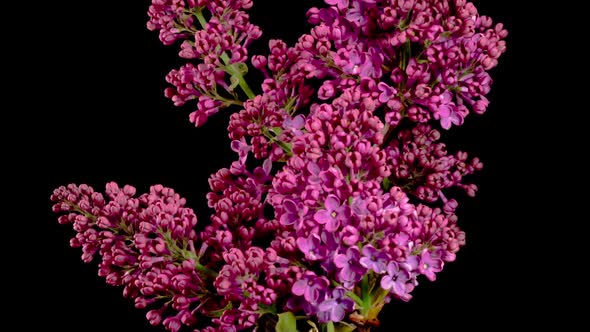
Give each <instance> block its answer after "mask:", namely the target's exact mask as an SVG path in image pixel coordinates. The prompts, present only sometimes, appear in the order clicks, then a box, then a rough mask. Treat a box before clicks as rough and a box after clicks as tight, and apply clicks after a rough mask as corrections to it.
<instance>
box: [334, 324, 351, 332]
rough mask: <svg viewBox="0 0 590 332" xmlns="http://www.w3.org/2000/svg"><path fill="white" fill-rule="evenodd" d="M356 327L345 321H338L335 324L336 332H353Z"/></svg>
mask: <svg viewBox="0 0 590 332" xmlns="http://www.w3.org/2000/svg"><path fill="white" fill-rule="evenodd" d="M355 329H356V325H353V324H348V323H345V322H338V323H336V325H335V326H334V331H335V332H352V331H354V330H355Z"/></svg>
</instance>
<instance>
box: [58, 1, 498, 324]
mask: <svg viewBox="0 0 590 332" xmlns="http://www.w3.org/2000/svg"><path fill="white" fill-rule="evenodd" d="M325 3H326V4H327V5H328V6H327V7H326V8H321V9H318V8H312V9H310V10H309V12H308V20H309V22H310V23H312V24H313V25H314V27H313V28H312V29H311V31H310V33H309V34H304V35H302V36H301V37H300V38H299V40H298V42H297V43H296V44H295V45H293V46H288V45H287V44H286V43H285V42H283V41H281V40H271V41H270V43H269V49H270V50H269V54H268V55H267V56H263V55H256V56H252V57H249V56H248V53H247V51H246V47H247V46H248V44H249V43H250V42H251V41H252V40H254V39H256V38H258V37H259V36H260V30H259V29H258V28H257V27H256V26H254V25H252V24H251V23H249V21H248V16H247V14H245V12H244V10H246V9H248V8H250V7H251V6H252V2H251V1H249V0H211V1H209V0H186V1H184V0H153V1H152V6H151V7H150V10H149V15H150V22H149V23H148V27H149V28H150V29H152V30H160V39H161V40H162V42H163V43H164V44H167V45H169V44H172V43H174V42H176V41H182V46H181V48H182V50H181V53H180V56H181V57H184V58H187V59H189V60H190V61H191V62H189V63H188V64H187V65H185V66H184V67H182V68H181V69H179V70H174V71H172V72H171V73H170V74H169V75H168V76H167V79H168V81H169V82H170V83H171V84H172V85H173V86H174V87H173V88H169V89H168V90H166V94H167V96H169V97H171V98H172V99H173V101H174V102H175V104H177V105H181V104H184V103H185V102H186V101H188V100H192V99H196V100H198V106H197V111H195V112H193V113H192V114H191V121H192V122H194V123H195V124H196V125H201V124H203V123H204V122H205V121H206V119H207V117H208V116H210V115H212V114H214V113H216V112H217V111H218V110H219V109H220V108H222V107H229V106H232V105H234V106H237V107H238V109H237V112H235V113H233V114H232V115H231V116H230V119H229V126H228V133H229V137H230V139H231V140H232V142H231V148H232V150H233V151H234V152H235V153H236V155H237V160H236V161H234V162H233V163H232V164H231V166H230V167H229V168H223V169H221V170H219V171H217V172H216V173H215V174H213V175H212V176H211V177H210V179H209V184H210V188H211V192H210V193H209V194H208V195H207V200H208V205H209V207H210V208H211V209H212V210H213V213H212V215H211V223H210V224H208V225H207V226H205V227H204V228H203V229H202V231H200V232H199V233H197V232H196V231H195V229H194V227H195V225H196V217H195V215H194V213H193V212H192V210H190V209H188V208H185V207H184V204H185V202H184V200H183V199H181V198H180V197H179V196H178V195H177V194H175V193H174V192H173V191H172V190H171V189H167V188H163V187H162V186H154V187H152V188H151V190H150V193H148V194H144V195H142V196H140V197H138V198H134V195H135V189H134V188H133V187H130V186H126V187H124V188H122V189H120V188H119V187H118V186H117V185H115V184H113V183H111V184H109V185H107V189H106V196H107V198H106V199H105V197H104V196H103V195H101V194H99V193H96V192H94V191H93V189H92V188H90V187H88V186H86V185H81V186H75V185H70V186H68V187H61V188H58V189H57V190H56V191H55V193H54V195H53V196H52V200H53V201H55V202H56V204H55V206H54V210H55V211H56V212H66V213H67V214H66V215H65V216H62V217H60V219H59V220H60V222H61V223H71V224H72V225H73V228H74V230H75V231H76V233H77V234H76V237H75V238H74V239H73V240H72V242H71V244H72V246H74V247H81V248H82V251H83V256H82V258H83V260H84V261H85V262H90V261H92V260H93V257H95V256H96V253H98V254H99V256H100V259H99V274H100V275H101V276H104V277H106V278H107V282H108V283H109V284H112V285H122V286H124V287H125V288H124V294H125V296H127V297H131V298H134V299H135V303H136V306H137V307H138V308H149V309H150V311H149V312H148V314H147V317H148V319H149V321H150V322H151V323H152V324H154V325H158V324H163V325H164V327H165V328H166V329H167V330H169V331H173V332H177V331H179V330H181V329H182V328H183V326H187V327H190V328H191V329H192V330H193V331H195V332H197V331H203V332H213V331H238V330H245V329H248V330H252V329H256V330H258V331H265V330H269V329H270V330H274V329H275V328H276V329H277V330H278V331H279V330H280V331H291V330H295V329H296V328H300V329H304V330H316V331H317V330H318V329H319V328H321V329H322V330H323V329H327V330H332V329H333V328H336V329H337V330H354V329H358V330H359V331H368V330H369V329H370V327H372V326H377V325H378V320H377V316H378V314H379V312H380V310H381V309H382V307H383V306H384V305H385V304H386V303H388V302H389V301H391V300H393V299H400V300H403V301H409V300H410V299H411V298H412V291H413V290H414V288H415V287H416V286H417V285H418V283H419V282H420V281H421V279H422V278H424V277H425V278H426V279H428V280H435V279H436V276H437V273H439V272H440V271H442V269H443V267H444V264H445V263H446V262H452V261H454V260H455V259H456V253H457V251H458V250H459V249H460V247H461V246H462V245H464V244H465V234H464V232H462V231H461V230H460V229H459V227H458V226H457V216H456V215H455V211H456V209H457V207H458V202H457V200H456V199H455V198H453V197H450V196H451V194H452V193H453V192H454V191H453V190H449V189H452V188H460V189H463V190H464V191H465V192H466V193H467V194H468V195H469V196H473V195H475V193H476V190H477V187H476V186H475V185H474V184H472V183H467V182H465V181H466V180H465V178H466V177H468V176H469V175H471V174H473V173H475V172H476V171H479V170H481V168H482V167H483V166H482V163H481V161H480V160H479V159H478V158H472V159H468V156H467V154H466V153H464V152H457V153H455V154H449V153H448V152H447V150H446V146H445V144H444V143H442V142H441V136H442V135H441V132H440V131H439V130H437V129H434V128H435V127H437V126H440V127H442V128H443V129H449V128H451V126H452V125H456V126H458V125H461V124H462V123H463V122H464V120H465V118H466V116H467V115H468V114H469V113H471V112H474V113H477V114H481V113H483V112H484V111H485V109H486V107H487V105H488V100H487V99H486V98H485V95H486V94H487V93H488V92H489V89H490V84H491V78H490V75H489V74H488V71H489V70H490V69H491V68H493V67H494V66H496V65H497V60H498V58H499V57H500V55H501V54H502V53H503V52H504V51H505V42H504V41H503V40H502V39H503V38H505V37H506V35H507V32H506V31H505V30H504V29H503V27H502V25H501V24H497V25H495V26H492V21H491V20H490V19H489V18H487V17H485V16H480V15H479V14H478V13H477V10H476V9H475V7H474V6H473V4H471V3H468V2H466V1H464V0H383V1H376V0H325ZM205 11H207V15H204V12H205ZM205 17H209V19H208V20H206V19H205ZM196 23H198V24H199V25H200V27H201V28H199V29H197V28H195V24H196ZM248 59H249V60H250V62H251V64H252V65H253V66H254V67H255V68H256V69H258V70H259V71H261V73H262V74H263V76H264V80H263V82H262V83H261V84H260V87H261V89H260V93H259V94H255V93H254V92H253V91H252V90H251V89H250V87H249V85H248V84H247V83H246V80H245V77H244V75H245V74H246V72H247V65H246V60H248ZM318 81H319V82H320V84H319V85H317V82H318ZM238 86H239V87H240V88H241V91H242V92H241V93H238V92H236V91H235V88H236V87H238ZM315 87H318V88H317V89H316V88H315ZM222 91H223V93H222ZM243 97H246V98H247V99H246V100H244V101H242V99H241V98H243ZM421 276H423V277H421ZM295 315H296V316H305V317H306V319H305V320H295V319H294V317H293V316H295ZM289 317H290V318H289ZM318 327H319V328H318Z"/></svg>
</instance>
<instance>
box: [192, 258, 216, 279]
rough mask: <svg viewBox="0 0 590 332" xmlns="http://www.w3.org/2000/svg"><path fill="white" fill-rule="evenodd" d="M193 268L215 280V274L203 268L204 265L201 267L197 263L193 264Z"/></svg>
mask: <svg viewBox="0 0 590 332" xmlns="http://www.w3.org/2000/svg"><path fill="white" fill-rule="evenodd" d="M195 268H196V269H197V270H198V271H199V272H202V273H204V274H205V275H207V276H209V277H211V278H212V279H215V278H217V272H215V271H213V270H211V269H209V268H207V267H205V266H204V265H202V264H201V263H199V262H195Z"/></svg>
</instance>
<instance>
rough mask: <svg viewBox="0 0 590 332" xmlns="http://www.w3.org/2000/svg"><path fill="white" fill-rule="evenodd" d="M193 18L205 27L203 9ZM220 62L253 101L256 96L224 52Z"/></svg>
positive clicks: (205, 21)
mask: <svg viewBox="0 0 590 332" xmlns="http://www.w3.org/2000/svg"><path fill="white" fill-rule="evenodd" d="M195 16H196V17H197V20H198V21H199V24H200V25H201V27H202V28H203V29H204V28H205V26H206V25H207V20H206V19H205V16H203V8H199V9H198V10H197V11H196V12H195ZM221 60H222V61H223V63H224V64H225V66H226V68H227V70H228V71H229V73H230V75H232V76H234V77H235V78H236V79H238V85H239V86H240V88H241V89H242V91H244V93H245V94H246V96H247V97H248V99H253V98H254V97H256V94H255V93H254V92H253V91H252V89H251V88H250V86H249V85H248V82H246V80H245V79H244V76H243V75H242V73H241V72H240V71H239V70H236V68H235V67H234V66H233V64H230V58H229V56H228V55H227V54H226V53H225V52H224V53H221Z"/></svg>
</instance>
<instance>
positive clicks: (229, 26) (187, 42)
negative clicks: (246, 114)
mask: <svg viewBox="0 0 590 332" xmlns="http://www.w3.org/2000/svg"><path fill="white" fill-rule="evenodd" d="M251 7H252V1H251V0H153V1H152V5H151V6H150V8H149V11H148V14H149V16H150V20H149V22H148V24H147V27H148V29H150V30H159V31H160V40H161V41H162V43H164V44H165V45H171V44H173V43H174V42H176V41H179V40H182V41H183V42H182V45H181V51H180V53H179V55H180V57H182V58H185V59H189V60H196V61H194V62H189V63H187V64H186V65H184V66H182V67H181V68H179V69H177V70H176V69H175V70H172V71H171V72H170V73H169V74H168V75H167V76H166V80H167V81H168V83H170V84H172V85H173V86H174V87H170V88H168V89H166V96H167V97H168V98H170V99H172V101H174V104H175V105H176V106H181V105H184V104H185V103H186V102H187V101H191V100H196V101H197V109H196V110H195V111H194V112H192V113H191V114H190V117H189V118H190V121H191V122H192V123H194V124H195V125H196V126H200V125H202V124H204V123H205V122H206V121H207V118H208V117H209V116H211V115H213V114H215V113H217V112H218V111H219V110H220V109H222V108H225V107H228V106H231V105H241V104H242V102H241V101H240V99H239V96H238V93H237V91H236V87H237V86H238V85H239V86H240V87H241V88H242V90H243V91H244V93H245V94H246V95H247V96H248V97H249V98H250V97H252V96H253V93H252V91H251V90H250V87H249V86H248V85H247V84H246V83H245V81H244V80H243V79H242V77H243V75H244V74H245V73H246V72H247V66H246V65H245V62H246V60H247V59H248V51H247V47H248V45H250V43H252V41H254V40H256V39H258V38H260V36H261V34H262V31H261V30H260V28H258V27H257V26H256V25H253V24H251V23H250V22H249V17H248V14H246V12H245V11H244V10H247V9H249V8H251ZM205 14H207V16H209V20H207V19H205Z"/></svg>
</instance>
